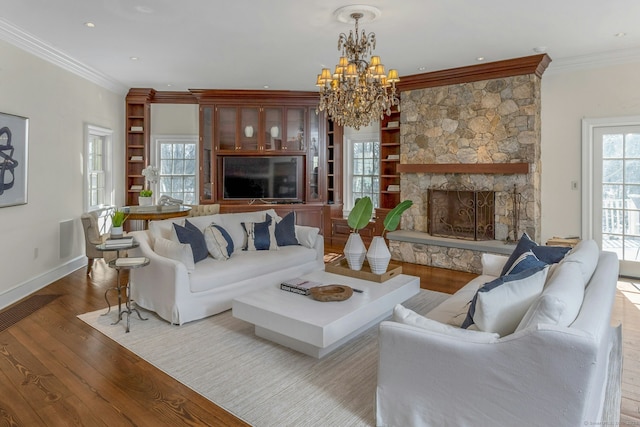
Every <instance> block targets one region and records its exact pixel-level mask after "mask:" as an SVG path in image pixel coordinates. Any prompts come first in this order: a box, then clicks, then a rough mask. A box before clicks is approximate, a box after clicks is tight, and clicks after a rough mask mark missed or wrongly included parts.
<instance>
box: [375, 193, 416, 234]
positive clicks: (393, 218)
mask: <svg viewBox="0 0 640 427" xmlns="http://www.w3.org/2000/svg"><path fill="white" fill-rule="evenodd" d="M411 205H413V202H412V201H411V200H405V201H403V202H400V203H399V204H398V205H397V206H396V207H395V208H393V209H391V210H390V211H389V213H388V214H387V216H386V217H384V221H383V223H382V224H383V225H384V230H383V231H382V233H383V234H384V232H385V231H394V230H395V229H396V228H398V225H400V217H402V214H403V213H404V211H406V210H407V209H409V208H410V207H411Z"/></svg>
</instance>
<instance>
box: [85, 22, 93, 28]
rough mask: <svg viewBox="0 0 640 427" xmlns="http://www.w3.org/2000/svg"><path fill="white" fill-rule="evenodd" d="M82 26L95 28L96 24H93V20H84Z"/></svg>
mask: <svg viewBox="0 0 640 427" xmlns="http://www.w3.org/2000/svg"><path fill="white" fill-rule="evenodd" d="M84 26H85V27H87V28H95V26H96V24H94V23H93V22H85V23H84Z"/></svg>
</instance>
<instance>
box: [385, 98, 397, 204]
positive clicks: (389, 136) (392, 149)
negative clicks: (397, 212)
mask: <svg viewBox="0 0 640 427" xmlns="http://www.w3.org/2000/svg"><path fill="white" fill-rule="evenodd" d="M399 164H400V112H399V111H398V110H397V108H395V109H394V110H392V112H391V115H388V116H387V115H385V116H384V118H383V119H382V120H381V121H380V207H381V208H393V207H394V206H396V205H397V204H398V203H399V202H400V173H399V172H398V165H399Z"/></svg>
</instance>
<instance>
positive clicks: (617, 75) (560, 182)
mask: <svg viewBox="0 0 640 427" xmlns="http://www.w3.org/2000/svg"><path fill="white" fill-rule="evenodd" d="M552 64H553V63H552ZM639 76H640V63H637V64H625V65H616V66H609V67H602V68H592V69H584V70H580V71H571V72H560V71H558V72H553V71H552V68H550V69H549V71H548V74H546V73H545V74H544V75H543V76H542V161H541V162H542V241H543V242H544V241H546V240H547V239H548V238H550V237H552V236H580V234H581V205H580V203H581V196H580V195H581V187H582V183H581V173H582V172H581V170H582V169H581V153H582V151H581V143H582V139H581V138H582V135H581V120H582V118H584V117H589V118H595V117H619V116H632V115H636V116H637V115H640V77H639ZM571 181H577V182H578V184H579V185H578V189H576V190H572V189H571Z"/></svg>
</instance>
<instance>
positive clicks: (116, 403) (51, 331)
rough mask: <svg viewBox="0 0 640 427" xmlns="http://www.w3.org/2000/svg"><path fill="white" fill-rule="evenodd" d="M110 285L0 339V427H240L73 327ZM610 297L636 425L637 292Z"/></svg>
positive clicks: (77, 290)
mask: <svg viewBox="0 0 640 427" xmlns="http://www.w3.org/2000/svg"><path fill="white" fill-rule="evenodd" d="M326 250H327V252H331V251H334V252H340V251H341V249H340V248H338V249H336V248H327V249H326ZM403 272H404V273H406V274H412V275H416V276H419V277H420V281H421V286H422V287H423V288H426V289H432V290H438V291H441V292H448V293H453V292H455V291H456V290H457V289H459V288H460V287H461V286H462V285H464V284H465V283H466V282H467V281H468V280H469V279H470V278H472V277H474V275H473V274H467V273H460V272H453V271H450V270H442V269H435V268H430V267H425V266H417V265H413V264H404V265H403ZM115 280H116V279H115V272H114V271H113V270H112V269H110V268H109V267H107V266H106V265H105V264H104V263H103V262H102V261H100V262H98V263H96V266H95V267H94V270H93V272H92V274H91V277H89V276H87V275H86V271H85V269H80V270H78V271H75V272H73V273H72V274H70V275H68V276H66V277H64V278H63V279H61V280H58V281H57V282H55V283H52V284H51V285H49V286H47V287H45V288H44V289H42V290H40V291H39V292H38V294H59V295H60V297H59V298H57V299H55V300H54V301H53V302H51V303H49V304H47V305H46V306H45V307H43V308H41V309H40V310H38V311H36V312H35V313H33V314H31V315H30V316H28V317H26V318H25V319H23V320H20V321H19V322H17V323H16V324H14V325H13V326H10V327H9V328H7V329H6V330H4V331H2V332H0V382H1V384H2V386H1V387H0V425H10V426H58V425H60V426H63V425H64V426H68V425H85V426H133V425H136V426H163V425H167V426H175V425H191V426H200V425H211V426H246V425H247V424H246V423H244V422H243V421H242V420H239V419H238V418H236V417H234V416H233V415H231V414H229V413H227V412H226V411H224V410H223V409H221V408H220V407H218V406H217V405H215V404H213V403H211V402H210V401H209V400H207V399H205V398H204V397H202V396H200V395H199V394H197V393H195V392H193V391H192V390H191V389H189V388H187V387H185V386H183V385H182V384H180V383H179V382H177V381H175V380H173V379H172V378H171V377H169V376H167V375H166V374H164V373H163V372H161V371H159V370H157V369H156V368H154V367H153V366H151V365H150V364H148V363H147V362H145V361H144V360H142V359H140V358H139V357H137V356H136V355H134V354H132V353H131V352H129V351H128V350H126V349H124V348H122V347H120V346H119V345H117V344H116V343H115V342H113V341H111V340H110V339H109V338H107V337H105V336H104V335H102V334H101V333H99V332H97V331H96V330H94V329H93V328H91V327H89V326H87V325H86V324H85V323H84V322H82V321H80V320H79V319H77V318H76V315H78V314H81V313H85V312H88V311H93V310H98V309H101V308H104V307H105V306H106V302H105V300H104V293H105V290H106V289H108V288H109V287H112V286H113V285H114V283H115ZM123 280H124V278H123ZM618 289H619V291H618V294H617V297H616V302H615V307H614V312H613V316H612V322H613V323H614V324H617V323H619V322H622V323H623V340H624V371H623V385H622V416H621V423H622V424H625V423H626V424H632V425H640V290H639V289H638V288H637V287H636V286H634V284H633V282H632V281H629V280H621V281H620V282H619V284H618ZM131 333H135V321H134V320H132V332H131Z"/></svg>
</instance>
